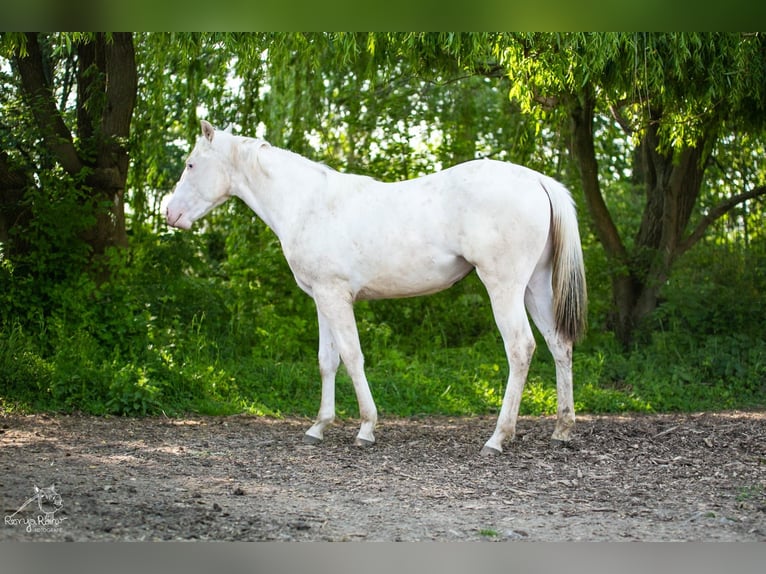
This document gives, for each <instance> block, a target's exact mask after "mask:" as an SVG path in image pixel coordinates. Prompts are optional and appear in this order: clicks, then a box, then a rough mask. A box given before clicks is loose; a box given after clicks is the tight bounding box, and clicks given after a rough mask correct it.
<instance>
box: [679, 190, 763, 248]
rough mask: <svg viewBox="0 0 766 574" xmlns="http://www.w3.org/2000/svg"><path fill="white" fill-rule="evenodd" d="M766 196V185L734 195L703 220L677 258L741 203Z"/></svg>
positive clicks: (682, 246) (688, 237)
mask: <svg viewBox="0 0 766 574" xmlns="http://www.w3.org/2000/svg"><path fill="white" fill-rule="evenodd" d="M761 196H766V185H761V186H759V187H756V188H753V189H751V190H750V191H746V192H744V193H740V194H737V195H734V196H732V197H730V198H728V199H727V200H725V201H723V202H721V203H719V204H718V205H716V206H715V207H714V208H713V209H711V210H710V211H709V212H708V214H707V215H706V216H705V217H703V218H702V221H700V222H699V223H698V224H697V226H696V227H695V228H694V230H693V231H692V232H691V233H690V234H689V235H688V236H687V237H686V239H684V240H683V242H681V243H680V244H679V246H678V251H677V256H678V257H680V256H681V255H683V254H684V253H686V252H687V251H688V250H689V249H691V248H692V247H693V246H694V245H695V244H696V243H697V242H698V241H699V240H700V239H702V237H703V236H704V235H705V232H706V231H707V229H708V227H710V226H711V225H712V224H713V223H714V222H715V221H716V220H718V219H720V218H721V217H723V216H724V215H726V214H727V213H728V212H729V211H731V210H732V209H734V208H735V207H736V206H737V205H739V204H740V203H744V202H745V201H747V200H748V199H753V198H756V197H761Z"/></svg>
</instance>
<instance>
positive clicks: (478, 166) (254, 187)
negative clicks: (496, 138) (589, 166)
mask: <svg viewBox="0 0 766 574" xmlns="http://www.w3.org/2000/svg"><path fill="white" fill-rule="evenodd" d="M232 196H236V197H239V198H240V199H242V200H243V201H244V202H245V203H246V204H247V205H248V206H249V207H250V208H251V209H252V210H253V211H254V212H255V213H256V214H257V215H258V216H259V217H260V218H261V219H262V220H263V221H264V222H265V223H266V225H268V226H269V227H270V228H271V229H272V230H273V231H274V233H275V234H276V235H277V237H278V238H279V240H280V242H281V244H282V250H283V252H284V255H285V257H286V259H287V262H288V264H289V265H290V268H291V270H292V272H293V274H294V276H295V279H296V281H297V283H298V285H299V286H300V288H301V289H302V290H303V291H305V292H306V293H308V294H309V295H310V296H311V297H312V298H313V299H314V302H315V303H316V307H317V314H318V318H319V319H318V320H319V370H320V374H321V378H322V399H321V403H320V407H319V414H318V416H317V419H316V422H315V423H314V424H313V426H311V428H309V429H308V431H306V434H305V436H304V440H305V441H306V442H308V443H314V442H319V441H321V440H322V438H323V433H324V430H325V428H326V427H327V426H328V425H330V424H331V423H332V422H333V420H334V419H335V373H336V371H337V370H338V366H339V365H340V361H341V360H342V361H343V363H344V364H345V366H346V369H347V371H348V373H349V375H350V377H351V380H352V381H353V385H354V390H355V391H356V396H357V400H358V402H359V415H360V418H361V427H360V429H359V433H358V435H357V438H356V441H355V444H357V445H360V446H364V445H369V444H372V443H373V442H374V441H375V437H374V435H373V429H374V428H375V425H376V423H377V418H378V417H377V408H376V407H375V402H374V401H373V398H372V394H371V393H370V388H369V385H368V383H367V378H366V377H365V373H364V368H363V363H364V359H363V356H362V350H361V347H360V344H359V336H358V333H357V327H356V322H355V319H354V311H353V304H354V301H357V300H360V299H381V298H394V297H407V296H414V295H423V294H427V293H434V292H437V291H440V290H442V289H446V288H447V287H450V286H451V285H453V284H454V283H455V282H457V281H459V280H460V279H462V278H463V277H465V276H466V275H467V274H468V273H470V272H471V271H472V270H473V269H476V272H477V273H478V275H479V277H480V278H481V280H482V281H483V283H484V285H485V286H486V288H487V291H488V293H489V297H490V300H491V302H492V309H493V312H494V316H495V320H496V322H497V326H498V328H499V330H500V333H501V335H502V337H503V341H504V343H505V351H506V355H507V358H508V364H509V367H510V373H509V375H508V383H507V386H506V389H505V395H504V397H503V404H502V408H501V409H500V414H499V416H498V420H497V425H496V428H495V431H494V433H493V434H492V436H491V437H490V439H489V440H488V441H487V442H486V444H485V445H484V447H483V449H482V453H485V454H498V453H500V452H501V451H502V445H503V442H504V441H505V440H506V439H509V438H512V437H513V435H514V434H515V428H516V419H517V416H518V410H519V404H520V402H521V393H522V390H523V388H524V383H525V381H526V377H527V371H528V369H529V363H530V361H531V359H532V354H533V352H534V349H535V340H534V337H533V334H532V330H531V327H530V325H529V320H528V319H527V315H526V313H525V311H524V309H525V306H526V309H527V310H528V311H529V314H530V315H531V316H532V319H533V320H534V322H535V324H536V325H537V327H538V328H539V329H540V332H541V333H542V335H543V337H544V338H545V341H546V344H547V345H548V348H549V349H550V351H551V353H552V355H553V358H554V361H555V363H556V390H557V400H558V412H557V421H556V427H555V429H554V432H553V436H552V440H553V441H554V442H557V443H566V442H567V441H569V440H570V435H571V431H572V428H573V426H574V420H575V414H574V401H573V397H572V345H573V342H574V341H576V340H577V339H578V337H580V336H581V335H582V333H583V332H584V330H585V323H586V305H587V296H586V288H585V272H584V266H583V257H582V248H581V245H580V237H579V233H578V227H577V219H576V213H575V208H574V205H573V202H572V198H571V196H570V195H569V192H568V191H567V190H566V188H565V187H563V186H562V185H561V184H560V183H558V182H556V181H555V180H553V179H551V178H549V177H546V176H544V175H542V174H540V173H537V172H535V171H533V170H531V169H527V168H524V167H521V166H517V165H513V164H510V163H505V162H499V161H493V160H486V159H485V160H476V161H469V162H466V163H463V164H460V165H457V166H455V167H452V168H450V169H445V170H443V171H441V172H438V173H435V174H432V175H428V176H425V177H421V178H418V179H414V180H409V181H403V182H399V183H382V182H379V181H376V180H374V179H372V178H369V177H362V176H357V175H349V174H341V173H339V172H337V171H334V170H332V169H330V168H328V167H326V166H324V165H321V164H318V163H315V162H312V161H310V160H308V159H306V158H303V157H301V156H299V155H297V154H294V153H292V152H289V151H286V150H282V149H279V148H276V147H274V146H271V145H270V144H269V143H268V142H266V141H264V140H260V139H253V138H247V137H241V136H235V135H232V134H231V133H229V131H228V130H227V131H216V130H215V129H214V128H213V126H212V125H210V124H209V123H208V122H206V121H202V135H201V137H200V138H199V140H198V142H197V144H196V146H195V147H194V150H193V151H192V153H191V155H190V156H189V158H188V160H187V162H186V168H185V170H184V172H183V175H182V176H181V179H180V180H179V182H178V184H177V185H176V188H175V191H174V192H173V195H172V197H171V199H170V201H169V203H168V205H167V209H166V214H165V215H166V217H167V222H168V224H170V225H172V226H174V227H178V228H181V229H189V228H190V227H191V225H192V223H193V222H195V221H196V220H198V219H199V218H201V217H203V216H204V215H206V214H207V213H208V212H210V211H211V210H212V209H213V208H214V207H216V206H218V205H220V204H222V203H223V202H225V201H226V200H227V199H229V198H230V197H232Z"/></svg>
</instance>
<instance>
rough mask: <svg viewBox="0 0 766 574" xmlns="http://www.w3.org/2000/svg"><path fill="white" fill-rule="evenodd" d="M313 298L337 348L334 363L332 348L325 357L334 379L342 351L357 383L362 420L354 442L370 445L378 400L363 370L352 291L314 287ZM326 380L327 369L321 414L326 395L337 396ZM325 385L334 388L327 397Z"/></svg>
mask: <svg viewBox="0 0 766 574" xmlns="http://www.w3.org/2000/svg"><path fill="white" fill-rule="evenodd" d="M314 300H315V301H316V304H317V309H318V311H319V316H320V325H321V324H324V328H325V329H326V330H327V331H328V334H329V335H330V337H331V339H332V342H333V345H334V348H335V349H337V350H336V351H334V352H333V353H334V354H332V357H333V358H334V362H332V363H331V362H330V361H329V359H328V357H329V356H330V353H329V352H328V353H327V357H325V358H326V359H327V363H328V365H329V366H332V367H333V369H332V375H333V377H332V379H333V381H334V376H335V370H337V368H338V364H337V358H335V357H337V355H338V354H339V355H340V359H341V360H342V361H343V364H344V365H345V366H346V371H347V372H348V374H349V376H350V377H351V381H352V382H353V384H354V391H355V392H356V399H357V401H358V403H359V417H360V418H361V419H362V424H361V427H360V428H359V434H357V437H356V441H355V444H356V445H358V446H367V445H371V444H372V443H374V442H375V435H374V434H373V431H374V430H375V425H376V424H377V422H378V410H377V407H376V406H375V401H374V400H373V398H372V393H371V392H370V385H369V384H368V383H367V377H366V376H365V374H364V356H363V355H362V348H361V345H360V344H359V333H358V331H357V328H356V320H355V319H354V308H353V303H352V301H351V297H350V295H349V294H347V293H343V291H336V290H327V291H321V290H315V294H314ZM320 334H321V330H320ZM321 361H322V352H321V342H320V362H321ZM320 368H321V367H320ZM325 380H327V381H329V380H330V377H329V376H327V378H326V379H325V373H324V371H323V373H322V406H321V408H320V416H321V415H322V412H323V409H324V408H325V407H326V406H327V404H326V403H325V400H326V399H327V401H328V402H329V401H330V399H332V402H333V403H334V397H335V396H334V384H333V383H329V382H328V383H327V384H325ZM325 388H329V389H331V392H332V395H331V396H330V398H327V397H326V395H325ZM333 411H334V406H333ZM317 424H319V423H317ZM314 426H316V425H314ZM312 428H313V427H312ZM309 430H311V429H309Z"/></svg>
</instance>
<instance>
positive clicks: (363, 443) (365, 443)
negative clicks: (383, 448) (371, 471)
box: [354, 437, 375, 448]
mask: <svg viewBox="0 0 766 574" xmlns="http://www.w3.org/2000/svg"><path fill="white" fill-rule="evenodd" d="M374 444H375V441H374V440H369V439H366V438H360V437H356V440H354V446H358V447H361V448H369V447H371V446H372V445H374Z"/></svg>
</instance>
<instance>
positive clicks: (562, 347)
mask: <svg viewBox="0 0 766 574" xmlns="http://www.w3.org/2000/svg"><path fill="white" fill-rule="evenodd" d="M524 302H525V304H526V307H527V310H528V311H529V314H530V315H531V317H532V320H533V321H534V322H535V325H537V328H538V329H539V330H540V333H541V334H542V335H543V337H544V338H545V343H546V345H547V346H548V349H549V350H550V352H551V355H553V360H554V362H555V364H556V398H557V404H558V407H557V413H556V414H557V416H556V428H555V429H554V431H553V435H552V436H551V441H552V442H553V443H554V444H566V443H568V442H569V440H570V439H571V434H572V429H573V428H574V424H575V411H574V397H573V395H572V342H571V341H569V340H567V339H565V338H564V337H562V336H561V334H560V333H559V332H558V331H557V330H556V319H555V317H554V313H553V289H552V287H551V277H550V270H549V269H538V270H536V271H535V274H534V275H533V276H532V279H531V280H530V282H529V285H528V286H527V292H526V294H525V297H524Z"/></svg>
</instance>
